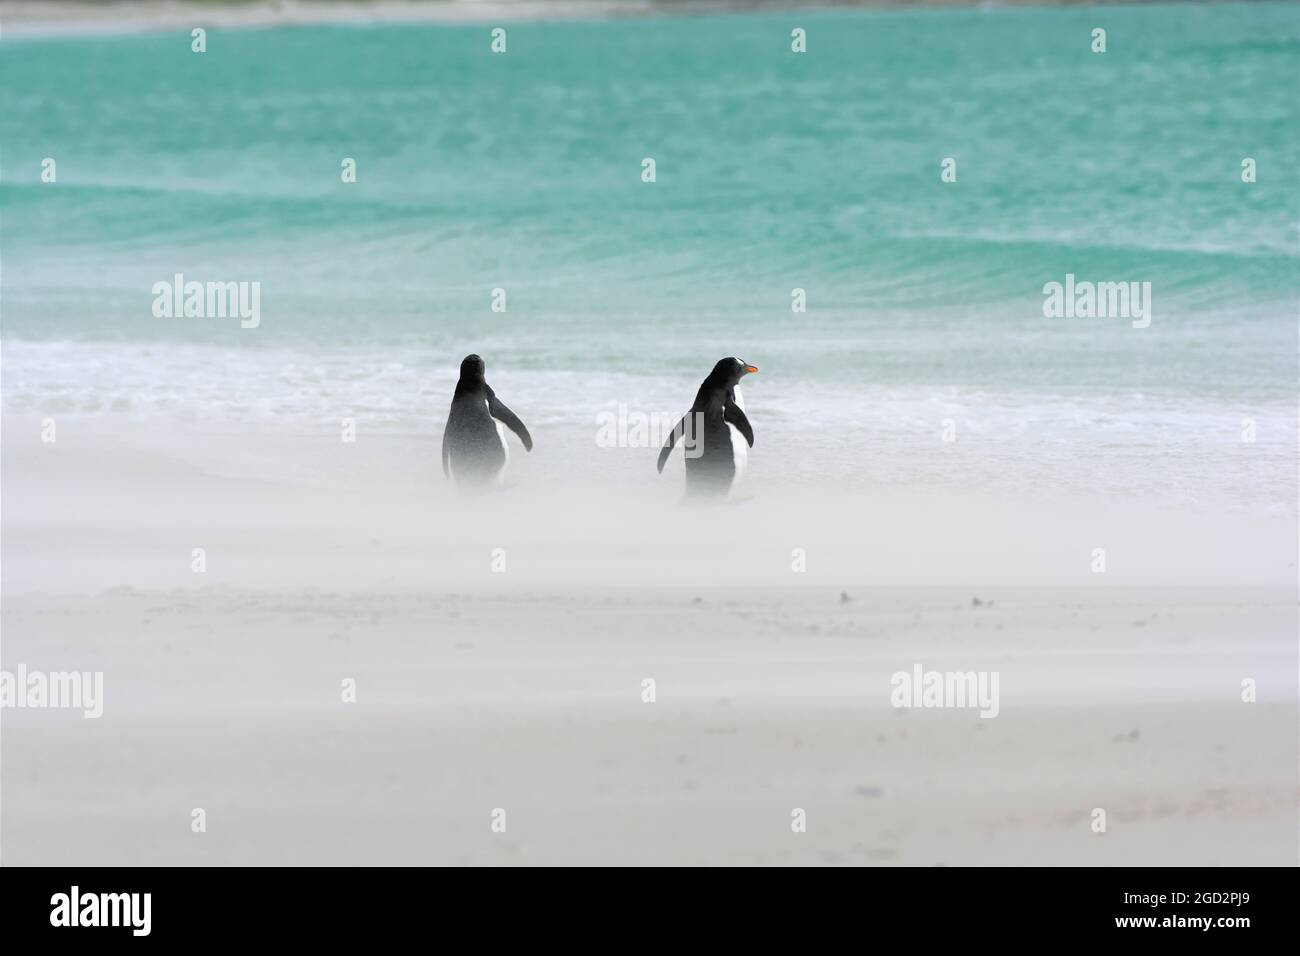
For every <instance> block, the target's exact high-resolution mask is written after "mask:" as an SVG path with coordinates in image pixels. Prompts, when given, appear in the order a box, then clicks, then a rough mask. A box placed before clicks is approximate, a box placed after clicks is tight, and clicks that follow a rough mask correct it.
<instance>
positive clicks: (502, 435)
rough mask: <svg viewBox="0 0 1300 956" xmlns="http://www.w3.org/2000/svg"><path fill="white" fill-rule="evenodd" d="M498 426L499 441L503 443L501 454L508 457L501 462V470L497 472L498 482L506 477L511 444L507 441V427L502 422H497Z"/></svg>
mask: <svg viewBox="0 0 1300 956" xmlns="http://www.w3.org/2000/svg"><path fill="white" fill-rule="evenodd" d="M495 424H496V426H497V440H498V441H499V442H501V454H503V455H505V456H506V460H505V461H503V462H501V468H500V469H499V470H498V471H497V480H498V481H500V480H502V479H503V478H505V476H506V465H508V464H510V444H509V442H507V441H506V426H505V425H502V424H501V423H500V422H495Z"/></svg>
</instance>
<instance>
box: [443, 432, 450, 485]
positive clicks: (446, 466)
mask: <svg viewBox="0 0 1300 956" xmlns="http://www.w3.org/2000/svg"><path fill="white" fill-rule="evenodd" d="M448 424H449V425H450V422H449V423H448ZM450 434H451V429H450V428H444V429H443V431H442V473H443V475H445V476H446V477H448V478H450V477H451V445H450V444H449V443H448V442H447V436H448V435H450Z"/></svg>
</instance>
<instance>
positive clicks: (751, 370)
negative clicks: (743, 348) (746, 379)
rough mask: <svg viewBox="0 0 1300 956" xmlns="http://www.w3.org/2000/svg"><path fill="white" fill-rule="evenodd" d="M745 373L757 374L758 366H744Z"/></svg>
mask: <svg viewBox="0 0 1300 956" xmlns="http://www.w3.org/2000/svg"><path fill="white" fill-rule="evenodd" d="M745 371H746V372H749V373H750V374H751V375H752V374H753V373H754V372H757V371H758V366H756V365H746V366H745Z"/></svg>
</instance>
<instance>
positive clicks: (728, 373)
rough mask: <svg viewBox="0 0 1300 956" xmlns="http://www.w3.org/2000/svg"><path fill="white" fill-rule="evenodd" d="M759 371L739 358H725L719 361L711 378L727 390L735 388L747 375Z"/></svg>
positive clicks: (710, 374)
mask: <svg viewBox="0 0 1300 956" xmlns="http://www.w3.org/2000/svg"><path fill="white" fill-rule="evenodd" d="M757 371H758V369H757V368H755V367H754V366H753V365H750V364H748V363H747V362H742V361H741V360H740V359H738V358H735V357H732V358H724V359H722V360H721V361H719V362H718V364H717V365H715V366H713V371H712V372H710V373H709V378H711V379H714V380H716V381H717V382H718V383H719V384H721V385H723V386H725V387H727V388H734V387H735V385H736V383H737V382H739V381H740V380H741V379H742V378H744V377H745V376H746V375H752V374H753V373H754V372H757Z"/></svg>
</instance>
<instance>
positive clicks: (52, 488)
mask: <svg viewBox="0 0 1300 956" xmlns="http://www.w3.org/2000/svg"><path fill="white" fill-rule="evenodd" d="M37 434H38V429H37V428H35V427H33V426H32V423H30V422H26V421H20V422H14V421H7V422H6V429H5V446H4V452H5V462H4V465H5V473H4V478H5V486H4V494H5V500H4V508H5V511H4V517H5V528H4V542H3V559H4V572H5V574H4V584H5V594H4V597H5V600H4V609H3V647H2V648H0V650H2V652H3V660H4V666H5V668H7V669H13V668H14V667H16V666H17V665H18V664H24V665H25V666H26V667H27V668H28V669H29V670H35V669H41V670H44V671H62V670H78V671H102V672H103V674H104V701H103V716H102V717H100V718H98V719H85V718H83V717H82V715H81V713H80V712H78V711H75V710H48V709H47V710H34V709H22V710H5V711H4V712H3V725H2V731H3V732H2V734H0V737H2V740H3V750H2V758H3V794H2V795H3V808H2V809H3V817H2V832H0V836H2V842H0V852H2V853H3V860H4V862H5V863H7V864H69V865H72V864H165V863H177V864H204V863H212V864H237V863H251V864H275V863H282V864H290V863H305V864H330V863H372V864H378V863H404V864H416V863H447V864H501V863H513V864H550V863H557V864H558V863H615V864H636V863H644V864H724V863H731V864H782V863H795V864H828V863H829V864H915V865H939V864H947V865H960V864H1024V863H1040V864H1088V865H1114V864H1188V865H1190V864H1255V863H1271V864H1294V863H1295V862H1296V860H1297V845H1296V830H1295V814H1296V809H1297V770H1296V755H1297V704H1296V700H1297V675H1296V643H1295V641H1296V627H1297V608H1296V600H1295V590H1294V585H1293V583H1291V579H1292V578H1293V577H1294V564H1293V561H1294V557H1293V555H1294V546H1295V543H1294V524H1293V522H1292V521H1291V519H1289V518H1286V517H1281V518H1279V519H1278V520H1277V521H1273V522H1270V521H1254V522H1252V521H1247V520H1244V519H1232V520H1230V521H1229V520H1225V519H1215V518H1212V517H1210V516H1204V515H1187V514H1182V513H1171V514H1163V515H1162V514H1160V513H1157V512H1155V511H1152V510H1151V509H1146V512H1145V514H1146V517H1145V518H1142V517H1141V514H1142V513H1143V512H1142V510H1141V509H1138V510H1132V509H1130V510H1125V509H1124V508H1122V507H1120V506H1118V505H1107V506H1103V505H1097V506H1096V508H1095V510H1092V511H1088V510H1084V509H1082V507H1081V506H1073V505H1072V506H1071V507H1056V508H1050V509H1039V508H1035V507H1030V506H1029V505H1027V504H1022V505H1008V504H1006V503H1005V502H1004V503H1002V504H1001V505H998V504H996V503H993V502H986V503H984V504H983V505H982V506H976V505H973V504H972V503H971V502H968V501H960V500H952V501H941V500H936V499H933V498H929V499H925V500H924V501H909V500H908V499H907V498H904V497H897V498H892V499H889V500H884V501H882V500H878V499H877V498H876V497H874V496H869V495H862V496H860V497H858V498H856V499H853V504H852V505H851V504H850V500H849V499H844V498H840V499H837V498H836V497H835V496H834V495H831V494H825V495H816V494H807V495H804V496H803V497H802V498H801V499H799V500H800V501H801V502H802V503H801V504H799V505H795V504H793V503H792V502H793V501H794V500H795V499H793V498H786V499H783V498H780V497H778V496H776V495H775V494H771V493H767V494H765V493H764V491H763V488H762V485H761V484H760V485H759V486H758V488H757V489H756V492H757V493H756V494H755V497H754V498H753V499H752V500H750V501H747V502H744V503H742V504H737V505H732V506H728V507H726V508H722V509H718V510H716V511H712V512H692V511H689V510H688V509H681V508H678V507H676V506H675V505H674V504H673V495H674V493H675V488H673V489H671V490H670V488H669V487H668V486H666V485H664V484H660V483H659V482H658V481H656V480H655V479H654V477H653V468H652V466H648V465H647V464H646V463H645V462H641V461H639V459H638V461H637V466H636V469H635V470H636V473H637V474H640V473H641V472H642V471H648V475H649V477H647V479H646V481H645V482H644V484H641V485H638V484H636V483H634V482H631V483H629V484H628V485H627V486H626V487H624V488H623V489H622V490H621V494H622V496H623V498H622V502H621V504H620V503H619V500H618V498H617V497H609V496H606V497H602V495H601V493H600V492H599V491H598V490H597V489H589V490H588V492H587V493H586V494H585V495H584V496H581V497H574V498H567V499H538V498H536V497H535V496H534V495H535V490H534V488H533V487H532V486H536V485H540V484H542V483H541V482H539V481H537V480H536V478H537V476H536V475H535V474H534V475H533V479H532V481H531V486H530V484H523V485H521V486H518V487H516V488H514V489H512V490H510V491H507V492H505V493H502V494H501V495H499V496H496V497H494V498H492V499H490V500H488V501H487V502H482V503H479V504H477V505H475V504H466V503H463V502H459V501H457V500H456V499H455V498H454V497H452V496H451V495H450V494H449V493H448V492H447V491H446V489H445V488H444V487H443V486H442V485H441V484H440V481H439V479H437V478H436V477H435V476H436V444H435V443H433V442H432V441H429V440H428V439H427V438H426V439H425V445H427V447H424V446H419V448H420V451H419V453H418V454H414V455H413V454H412V443H411V442H410V441H409V440H403V439H400V438H392V439H388V440H368V441H367V443H366V444H364V446H361V445H359V446H358V447H361V448H363V450H364V452H365V454H364V456H361V457H356V458H355V459H353V460H351V463H350V464H348V465H347V466H346V467H343V468H338V467H336V468H334V469H333V470H331V469H330V468H328V467H327V466H326V465H325V464H324V463H325V462H327V461H330V460H338V459H339V458H340V456H339V454H338V447H337V441H338V440H337V438H336V437H335V438H333V444H330V445H328V446H327V445H326V444H325V439H321V440H320V441H319V443H318V442H317V440H316V439H310V438H303V437H301V436H299V437H296V438H295V437H293V436H289V435H279V436H271V437H268V438H267V439H266V444H259V443H258V442H257V441H255V440H253V439H251V438H249V437H248V436H242V437H241V438H240V439H239V440H237V441H236V440H233V439H232V438H231V437H230V436H228V435H222V434H220V433H209V434H197V433H196V434H191V435H189V437H188V439H187V440H178V438H177V436H175V435H160V434H159V433H158V432H157V430H156V429H140V430H136V431H132V430H129V429H114V430H105V429H104V428H103V427H96V428H86V429H83V430H80V431H79V430H78V429H77V427H76V426H75V424H73V425H70V426H67V427H64V428H63V430H61V431H60V433H59V440H58V442H57V443H56V444H55V445H53V446H50V445H42V444H41V443H40V442H39V440H37V439H36V438H35V437H34V436H36V435H37ZM542 437H545V432H543V433H542ZM163 449H170V451H164V450H163ZM178 450H179V451H178ZM637 454H642V453H641V452H639V451H638V452H637ZM642 457H644V455H643V454H642ZM426 458H427V461H425V459H426ZM271 461H276V462H277V463H278V466H277V468H275V469H271V468H267V467H263V468H262V470H263V471H264V472H267V473H270V472H271V471H274V472H275V474H276V475H277V477H276V478H275V479H274V480H256V479H254V478H252V477H250V475H251V474H252V473H254V472H256V471H257V468H255V467H254V464H255V463H256V462H261V463H262V464H263V466H265V465H266V464H267V463H268V462H271ZM412 461H415V462H416V463H415V464H411V463H410V462H412ZM402 462H406V463H407V464H406V465H405V466H403V464H402ZM291 463H294V464H291ZM313 463H315V464H313ZM426 466H427V467H426ZM643 466H644V467H643ZM527 475H528V473H527V472H524V474H523V478H524V479H527ZM672 477H673V476H667V479H666V480H671V478H672ZM676 477H677V478H680V475H678V476H676ZM575 480H576V479H575ZM629 496H630V497H629ZM1288 529H1289V530H1288ZM1099 542H1100V543H1105V544H1107V546H1108V548H1109V550H1108V558H1109V561H1110V565H1109V568H1108V570H1107V572H1106V573H1105V574H1094V573H1092V572H1091V571H1090V570H1089V561H1090V558H1089V554H1090V549H1091V548H1092V547H1093V546H1094V545H1096V544H1097V543H1099ZM195 547H202V548H203V549H204V561H205V570H204V571H203V572H202V573H196V572H195V571H194V570H193V562H194V558H193V556H192V554H193V549H194V548H195ZM498 547H500V548H501V549H502V551H501V554H500V555H499V556H498V557H499V558H500V559H501V561H502V562H504V564H503V567H504V570H503V571H494V570H493V561H494V553H495V549H496V548H498ZM795 548H802V549H803V550H804V551H805V552H806V561H807V568H808V570H807V571H806V572H802V573H800V572H795V571H793V570H792V563H793V560H794V559H792V552H793V550H794V549H795ZM1135 549H1137V550H1135ZM1141 549H1145V550H1141ZM1288 562H1291V563H1288ZM976 598H978V602H979V603H978V604H977V603H976V601H975V599H976ZM918 664H919V665H921V666H923V667H924V668H925V669H926V670H953V671H983V672H997V673H998V675H999V690H1000V700H999V709H998V714H997V716H996V717H994V718H990V719H983V718H981V717H980V716H979V715H978V712H977V711H976V710H973V709H959V708H949V709H905V708H895V707H893V706H891V701H890V695H891V677H892V675H893V674H895V673H896V672H900V671H901V672H910V671H911V670H912V669H913V667H914V666H916V665H918ZM1247 678H1250V679H1253V680H1254V681H1255V682H1256V684H1257V701H1256V702H1254V703H1246V702H1243V701H1242V681H1243V680H1244V679H1247ZM647 679H651V680H653V681H654V691H655V693H654V697H655V699H654V701H653V702H652V703H651V702H646V701H645V700H644V699H643V696H644V687H645V686H646V685H645V684H644V683H643V682H644V681H645V680H647ZM347 680H351V681H355V687H356V700H355V702H354V703H345V702H344V701H343V700H342V696H343V693H342V688H343V686H344V681H347ZM196 808H202V809H203V810H204V811H205V813H206V826H207V828H206V832H203V833H195V832H192V830H191V820H192V813H193V811H194V810H195V809H196ZM1098 808H1100V809H1103V810H1105V812H1106V832H1105V833H1095V832H1093V828H1092V822H1093V819H1094V810H1095V809H1098ZM497 809H501V810H504V811H505V820H506V829H505V832H493V829H492V822H493V811H495V810H497ZM797 809H798V810H803V811H804V812H805V814H806V819H807V831H806V832H803V833H796V832H793V831H792V813H793V812H794V811H795V810H797Z"/></svg>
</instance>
